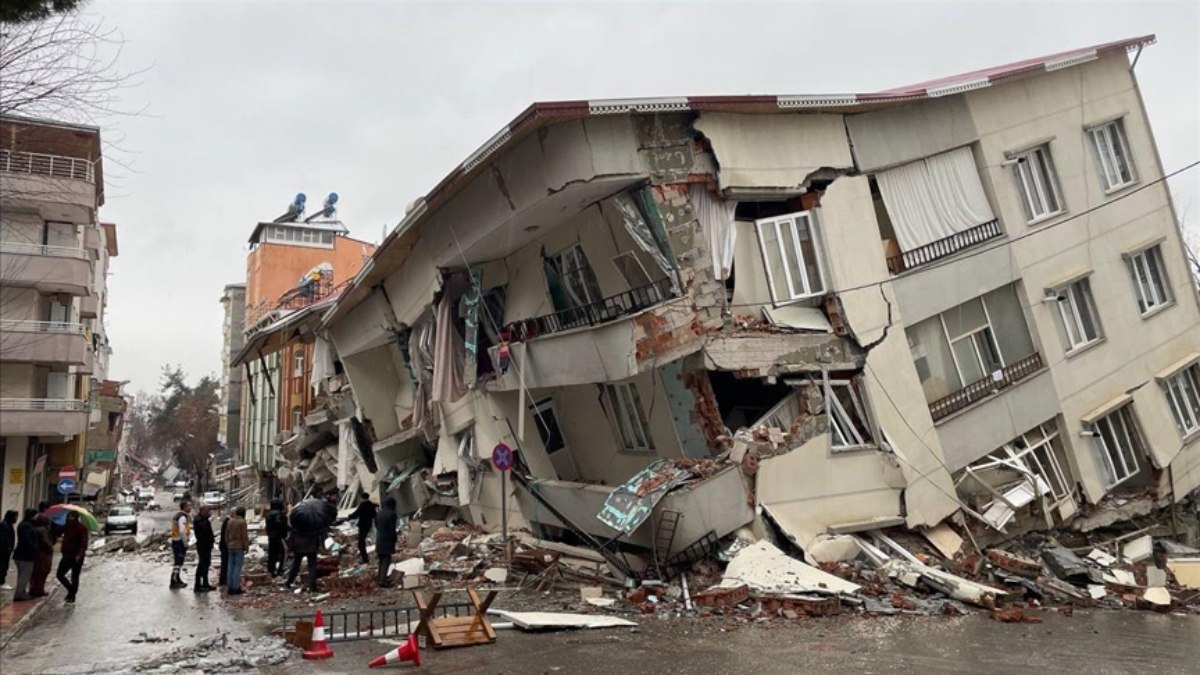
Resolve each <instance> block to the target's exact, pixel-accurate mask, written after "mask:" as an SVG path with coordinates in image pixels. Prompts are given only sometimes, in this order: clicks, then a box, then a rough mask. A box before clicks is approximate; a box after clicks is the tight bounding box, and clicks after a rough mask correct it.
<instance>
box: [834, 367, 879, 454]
mask: <svg viewBox="0 0 1200 675" xmlns="http://www.w3.org/2000/svg"><path fill="white" fill-rule="evenodd" d="M838 388H841V389H845V390H847V391H848V392H849V394H850V400H851V401H852V402H853V403H854V414H856V415H858V416H859V419H861V420H862V423H863V426H865V427H866V428H867V429H866V432H867V435H866V436H864V435H863V433H862V432H860V431H859V430H858V427H857V426H855V425H854V421H853V419H851V417H850V414H849V412H848V411H847V410H846V408H845V406H843V405H842V401H841V399H840V398H838V396H837V394H836V393H835V391H834V390H835V389H838ZM824 393H825V409H826V410H827V411H828V414H829V447H830V449H831V450H832V451H833V452H846V451H850V450H864V449H868V448H871V449H874V448H877V447H879V446H878V443H877V442H876V441H875V438H874V436H875V435H876V431H875V425H874V423H873V420H872V419H871V413H870V408H869V406H868V405H867V402H866V400H865V398H863V397H861V396H859V392H858V391H857V388H856V387H855V386H854V383H853V382H851V381H850V380H825V392H824Z"/></svg>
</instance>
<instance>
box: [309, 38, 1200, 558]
mask: <svg viewBox="0 0 1200 675" xmlns="http://www.w3.org/2000/svg"><path fill="white" fill-rule="evenodd" d="M1153 40H1154V38H1153V37H1143V38H1135V39H1131V40H1125V41H1121V42H1114V43H1109V44H1104V45H1098V46H1095V47H1089V48H1085V49H1079V50H1074V51H1071V52H1065V53H1061V54H1056V55H1052V56H1048V57H1043V58H1037V59H1030V60H1027V61H1022V62H1019V63H1015V64H1010V65H1005V66H999V67H995V68H989V69H986V70H982V71H977V72H971V73H966V74H963V75H958V76H953V77H948V78H944V79H941V80H937V81H933V82H926V83H921V84H917V85H912V86H908V87H901V88H897V89H893V90H888V91H883V92H873V93H864V94H839V95H787V96H782V95H781V96H730V97H680V98H664V99H630V100H612V101H573V102H557V103H539V104H534V105H533V106H531V107H530V108H529V109H527V110H526V111H525V112H524V113H522V114H521V115H520V116H519V117H518V118H517V119H515V120H514V121H513V122H512V123H510V124H509V125H508V126H506V127H505V128H504V129H502V130H501V131H500V132H498V133H497V134H496V135H495V136H494V137H493V138H492V139H491V140H489V141H488V142H487V143H486V144H485V145H484V146H483V147H482V148H480V149H479V150H478V151H477V152H476V153H475V154H473V155H471V156H470V157H468V158H467V159H466V160H465V161H464V162H463V163H462V164H461V165H460V166H459V167H458V168H456V169H455V170H454V171H453V172H452V173H451V174H450V175H449V176H447V177H446V178H445V179H444V180H443V181H442V182H440V183H439V184H438V186H437V187H436V188H434V190H433V191H432V192H430V193H429V194H428V195H426V197H425V198H424V199H423V200H420V201H419V202H418V203H417V204H416V205H415V208H413V209H411V211H410V212H409V213H408V214H407V215H406V217H405V218H404V220H403V221H402V222H401V223H400V224H399V225H398V226H397V227H396V228H395V229H394V230H393V231H392V232H391V234H390V235H389V236H388V237H387V238H386V239H385V241H384V242H383V243H382V244H381V245H380V248H379V250H378V251H377V252H376V254H375V256H374V258H373V260H372V261H371V263H369V264H368V265H367V266H366V267H365V268H364V270H363V272H362V273H361V274H359V275H358V276H357V277H356V279H355V280H354V283H353V285H352V286H351V288H350V289H349V290H348V291H347V292H346V293H345V294H344V295H343V296H342V297H341V299H340V300H339V302H338V303H337V305H336V306H335V308H334V309H333V310H331V311H330V312H328V313H327V314H326V316H325V319H324V327H325V329H326V330H327V331H328V334H329V336H330V337H331V339H332V343H333V347H334V351H335V353H336V358H337V360H338V363H339V364H340V366H341V367H342V368H344V370H345V373H346V375H347V376H348V377H349V380H350V383H351V385H352V386H353V391H354V393H355V396H356V398H357V402H358V405H359V407H360V408H361V410H362V411H363V414H364V415H365V417H366V418H367V420H366V421H369V422H370V425H369V426H370V427H371V428H373V430H374V435H373V438H372V441H373V448H372V450H373V452H374V456H375V458H376V460H377V463H378V466H379V472H378V473H377V475H376V477H375V480H376V483H377V485H378V486H379V487H380V489H382V490H384V491H388V490H391V491H395V490H397V489H398V488H402V489H404V490H409V491H411V490H417V491H418V492H419V491H420V490H421V489H424V490H425V492H426V495H427V499H428V501H429V502H432V503H441V504H451V505H455V506H458V507H460V508H461V509H462V510H463V512H464V513H465V514H466V516H467V517H468V518H470V519H471V520H473V521H474V522H477V523H480V524H484V525H487V526H488V527H495V526H497V525H498V524H499V522H500V517H499V515H500V513H499V512H500V504H501V503H502V500H501V498H500V490H501V488H500V486H501V485H502V482H501V481H500V478H499V473H498V472H496V471H492V470H489V468H488V465H487V458H488V457H489V456H490V454H491V452H492V449H493V448H494V447H495V446H497V445H498V444H501V443H502V444H505V445H507V446H509V447H510V448H512V449H514V450H516V451H517V457H518V465H517V470H516V474H517V477H518V479H519V482H526V483H527V484H528V487H529V489H522V490H518V491H517V492H516V493H515V496H516V497H517V500H509V502H508V503H509V505H510V510H511V513H510V514H509V516H510V522H513V521H514V520H515V521H519V520H521V519H522V518H524V520H526V521H529V522H532V523H536V524H538V525H540V526H541V527H542V528H544V529H546V531H551V532H552V531H554V529H556V528H566V529H571V530H573V531H574V532H575V533H576V534H577V536H595V537H597V541H601V540H611V539H612V538H613V537H617V536H620V537H623V538H624V540H625V541H626V542H628V543H632V544H638V545H643V546H646V547H651V546H653V545H656V544H662V543H663V542H662V540H661V537H660V536H658V535H661V534H662V532H661V527H659V526H658V525H655V523H659V524H661V523H673V524H674V525H673V526H672V528H673V529H672V530H671V533H670V537H669V540H668V541H667V542H666V543H665V544H663V545H664V546H665V547H666V548H667V549H669V551H667V552H666V553H674V552H677V551H679V550H682V548H684V547H687V546H689V545H691V544H693V543H695V542H697V541H698V540H701V539H704V538H705V537H706V536H709V535H710V534H715V535H716V536H718V537H719V536H722V535H724V534H726V533H728V532H731V531H732V530H733V529H736V528H738V527H741V526H744V525H747V524H752V523H755V524H758V525H760V526H761V525H763V523H761V522H759V521H760V520H761V519H764V518H765V519H766V520H769V521H771V522H772V523H773V524H774V526H776V527H777V528H779V529H780V530H782V531H783V532H785V533H786V534H788V535H789V537H791V538H792V539H793V541H794V542H795V543H796V544H797V545H799V546H800V547H802V548H804V549H805V550H806V551H811V550H813V549H814V548H818V547H820V546H821V545H822V544H821V543H822V542H823V541H826V540H827V539H828V538H829V537H836V536H837V535H839V534H844V533H848V532H854V531H859V530H866V529H873V528H877V527H883V526H889V525H896V524H906V525H908V526H910V527H920V526H932V525H934V524H937V523H939V522H941V521H942V520H943V519H945V518H947V517H948V516H950V515H951V514H953V513H955V512H956V511H960V510H961V511H963V512H964V513H965V514H967V515H968V516H969V519H970V522H971V523H972V526H973V527H978V528H983V529H989V528H996V529H998V528H1003V527H1006V526H1007V524H1008V523H1009V521H1011V520H1012V519H1013V518H1016V517H1018V516H1020V517H1034V516H1036V517H1037V518H1038V519H1041V520H1044V521H1045V522H1046V523H1047V524H1050V525H1053V524H1056V523H1059V522H1062V521H1064V520H1067V519H1070V518H1072V517H1073V516H1074V515H1075V514H1076V512H1077V511H1079V510H1081V509H1091V508H1094V507H1095V505H1096V504H1097V503H1099V502H1101V501H1102V500H1103V499H1104V498H1105V497H1106V495H1109V494H1113V493H1114V492H1121V493H1122V494H1125V495H1138V496H1141V497H1144V498H1149V499H1151V500H1157V501H1158V502H1159V503H1162V500H1165V499H1166V498H1168V497H1170V496H1171V495H1174V497H1175V498H1177V499H1182V498H1185V497H1186V496H1187V495H1189V494H1192V493H1194V492H1195V490H1196V489H1197V487H1198V486H1200V386H1198V383H1197V379H1198V377H1197V376H1198V374H1200V373H1198V370H1200V301H1198V298H1197V295H1196V293H1195V291H1194V289H1193V288H1192V287H1191V285H1190V283H1189V278H1188V273H1187V269H1186V267H1185V263H1184V252H1183V249H1182V244H1181V236H1180V232H1179V229H1178V224H1177V220H1176V217H1175V214H1174V212H1173V209H1172V205H1171V201H1170V196H1169V194H1168V192H1167V187H1166V185H1165V183H1164V182H1163V168H1162V166H1161V162H1160V160H1159V157H1158V153H1157V150H1156V147H1155V144H1154V140H1153V136H1152V132H1151V129H1150V125H1149V122H1148V120H1147V118H1146V113H1145V110H1144V108H1143V105H1142V100H1141V96H1140V93H1139V91H1138V88H1137V81H1136V78H1135V75H1134V71H1133V68H1132V66H1131V62H1130V59H1129V58H1127V53H1128V52H1130V51H1133V50H1139V51H1140V50H1141V49H1142V48H1143V47H1145V46H1146V45H1148V44H1150V43H1152V42H1153ZM1135 62H1136V59H1135ZM428 457H432V458H433V460H432V463H431V464H430V463H429V462H428V461H427V460H426V458H428ZM663 460H665V461H663ZM413 463H417V464H418V465H423V466H424V467H425V468H424V471H423V472H413V471H412V469H411V466H412V464H413ZM407 476H412V478H411V480H404V479H405V477H407ZM627 483H629V484H630V485H632V487H629V486H628V485H627V486H626V488H619V487H618V486H621V485H623V484H627ZM681 483H682V484H686V487H685V488H683V489H680V490H676V491H673V492H670V493H669V494H668V493H666V490H664V489H663V488H662V486H664V485H666V486H668V488H669V487H670V486H674V485H679V484H681ZM510 485H511V484H510ZM639 486H640V487H641V488H642V489H637V488H638V487H639ZM664 494H665V496H664ZM660 500H661V501H660ZM514 501H515V502H516V503H519V504H520V506H521V508H520V510H518V509H517V507H515V506H513V504H514ZM671 512H674V513H676V514H683V517H682V518H678V517H677V516H675V517H673V516H670V515H669V514H670V513H671ZM652 514H653V515H652ZM648 518H649V520H650V522H647V519H648ZM643 523H645V524H643ZM659 553H660V554H664V555H665V554H666V553H664V552H663V551H659Z"/></svg>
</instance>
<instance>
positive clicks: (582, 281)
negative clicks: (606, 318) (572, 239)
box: [554, 244, 601, 309]
mask: <svg viewBox="0 0 1200 675" xmlns="http://www.w3.org/2000/svg"><path fill="white" fill-rule="evenodd" d="M554 263H555V266H556V268H557V269H556V271H557V272H558V278H559V281H560V283H561V287H562V288H561V291H562V294H563V295H564V296H565V298H564V299H565V300H566V302H567V305H568V307H567V308H568V309H578V308H580V307H585V306H587V305H590V304H592V303H593V302H598V301H599V300H600V299H601V295H600V284H599V283H598V282H597V281H596V273H595V272H593V271H592V266H591V264H589V263H588V259H587V256H586V255H584V253H583V246H581V245H580V244H575V245H573V246H571V247H569V248H567V249H566V250H565V251H563V252H561V253H559V254H558V255H557V256H555V258H554Z"/></svg>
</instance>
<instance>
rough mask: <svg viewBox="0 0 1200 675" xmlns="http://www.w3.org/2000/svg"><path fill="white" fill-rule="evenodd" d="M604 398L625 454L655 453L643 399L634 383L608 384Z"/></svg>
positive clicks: (618, 440) (605, 386) (605, 387)
mask: <svg viewBox="0 0 1200 675" xmlns="http://www.w3.org/2000/svg"><path fill="white" fill-rule="evenodd" d="M603 387H604V398H605V400H606V403H607V406H608V413H609V415H610V416H611V417H612V423H613V426H614V428H615V431H616V434H617V442H618V444H619V445H620V446H621V449H622V450H624V451H625V452H654V441H653V440H652V439H651V438H650V429H649V425H648V424H647V423H646V414H645V412H643V408H642V399H641V396H640V395H639V394H638V390H637V387H636V386H634V385H633V383H632V382H621V383H618V384H606V385H603Z"/></svg>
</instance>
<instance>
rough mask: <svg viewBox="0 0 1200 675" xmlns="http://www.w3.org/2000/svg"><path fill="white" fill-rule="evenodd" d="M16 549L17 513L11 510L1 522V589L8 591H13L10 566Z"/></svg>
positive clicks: (6, 512) (5, 513)
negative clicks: (9, 574) (9, 577)
mask: <svg viewBox="0 0 1200 675" xmlns="http://www.w3.org/2000/svg"><path fill="white" fill-rule="evenodd" d="M16 547H17V512H16V511H12V510H9V511H5V512H4V520H0V589H4V590H6V591H11V590H12V586H10V585H9V583H8V564H9V561H10V560H12V554H13V550H14V549H15V548H16Z"/></svg>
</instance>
